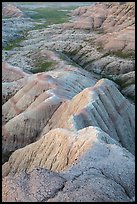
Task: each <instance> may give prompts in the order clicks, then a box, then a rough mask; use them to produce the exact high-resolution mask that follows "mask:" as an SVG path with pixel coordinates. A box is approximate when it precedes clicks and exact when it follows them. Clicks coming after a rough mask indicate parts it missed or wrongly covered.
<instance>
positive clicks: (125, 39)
mask: <svg viewBox="0 0 137 204" xmlns="http://www.w3.org/2000/svg"><path fill="white" fill-rule="evenodd" d="M72 16H73V18H72V22H69V23H64V24H60V25H53V26H50V28H46V29H41V30H32V31H30V32H28V36H27V38H28V39H27V40H25V41H23V42H22V43H21V47H20V48H17V49H16V50H15V51H14V52H13V54H12V52H6V54H5V53H4V56H5V60H6V61H7V62H9V63H11V64H12V65H15V66H18V67H21V68H23V69H24V67H25V69H28V70H30V69H32V68H35V67H36V63H35V61H36V60H35V59H36V58H35V56H37V58H38V59H39V61H41V57H42V59H43V58H44V55H43V53H44V52H45V50H56V51H60V52H61V53H63V54H64V55H63V56H65V57H67V58H69V59H70V58H71V59H72V60H73V62H75V63H77V64H78V65H80V66H81V67H82V68H84V69H86V70H88V71H90V72H91V73H93V74H95V73H96V74H97V75H98V77H99V78H102V77H104V76H105V77H109V78H111V79H113V80H115V79H116V77H117V76H119V75H123V74H128V73H129V72H130V73H131V72H132V75H134V71H135V57H134V53H135V5H134V2H132V3H126V4H119V3H97V4H95V5H94V6H89V7H80V8H78V9H76V10H74V12H73V13H72ZM87 24H88V25H87ZM86 26H87V27H86ZM127 76H128V75H127ZM116 82H117V80H116ZM119 85H120V87H121V91H123V94H124V95H125V96H126V97H129V99H132V101H134V96H135V86H134V83H133V84H128V86H127V89H126V90H123V89H124V88H123V84H119Z"/></svg>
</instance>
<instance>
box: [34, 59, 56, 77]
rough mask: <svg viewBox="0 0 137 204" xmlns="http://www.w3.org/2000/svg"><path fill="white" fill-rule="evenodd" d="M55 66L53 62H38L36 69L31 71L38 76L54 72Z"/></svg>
mask: <svg viewBox="0 0 137 204" xmlns="http://www.w3.org/2000/svg"><path fill="white" fill-rule="evenodd" d="M54 65H55V63H54V62H52V61H41V63H40V60H38V61H37V63H36V64H35V67H36V68H34V69H32V70H30V71H31V72H32V73H33V74H36V73H39V72H45V71H49V70H52V69H53V66H54Z"/></svg>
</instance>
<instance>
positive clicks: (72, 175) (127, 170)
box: [3, 127, 134, 202]
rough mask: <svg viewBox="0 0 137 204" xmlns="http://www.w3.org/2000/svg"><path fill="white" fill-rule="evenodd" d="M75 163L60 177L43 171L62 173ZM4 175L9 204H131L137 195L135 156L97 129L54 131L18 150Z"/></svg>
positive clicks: (5, 195) (4, 170) (4, 188)
mask: <svg viewBox="0 0 137 204" xmlns="http://www.w3.org/2000/svg"><path fill="white" fill-rule="evenodd" d="M72 163H73V164H74V165H73V166H72V167H70V168H69V169H68V170H66V171H63V172H62V173H58V174H54V173H52V172H49V171H46V170H44V169H43V168H44V167H45V166H46V168H48V169H51V170H52V171H60V170H63V169H64V168H65V169H66V167H67V166H68V165H69V166H70V164H72ZM38 167H43V168H42V169H39V168H38ZM24 169H25V172H24V171H23V170H24ZM17 172H18V173H17ZM3 173H4V176H5V177H4V178H3V200H4V201H9V200H10V201H16V202H18V201H30V202H33V201H37V202H38V201H39V202H40V201H42V202H44V201H45V202H51V201H55V202H60V201H61V202H68V201H70V202H72V201H74V202H78V201H80V202H84V201H88V202H89V201H95V202H98V201H99V202H104V201H113V202H116V201H117V202H120V201H124V202H127V201H129V202H130V201H131V199H132V197H133V196H134V157H133V155H132V154H130V153H129V152H128V151H126V150H125V149H123V148H121V147H120V146H119V145H118V143H117V142H116V141H115V140H112V139H111V138H110V137H109V135H107V134H106V133H104V132H103V131H102V130H101V129H100V128H95V127H88V128H85V129H83V130H80V131H78V132H77V131H75V132H73V131H68V130H65V129H54V130H52V131H50V132H49V133H48V134H46V135H44V136H43V137H42V138H41V139H40V140H38V141H37V142H35V143H33V144H31V145H28V146H26V147H24V148H23V149H19V150H17V151H15V152H14V153H13V155H12V156H11V157H10V159H9V161H8V162H7V163H5V164H4V165H3ZM13 174H15V176H14V177H13ZM7 175H8V176H7ZM34 179H35V187H33V186H34V185H33V181H34Z"/></svg>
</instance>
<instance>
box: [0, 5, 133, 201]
mask: <svg viewBox="0 0 137 204" xmlns="http://www.w3.org/2000/svg"><path fill="white" fill-rule="evenodd" d="M2 14H3V17H8V19H3V22H4V21H5V22H4V23H3V32H4V33H5V34H4V35H3V63H2V104H3V105H2V160H3V161H2V162H3V165H2V200H3V202H134V201H135V156H134V154H135V105H134V97H135V56H134V54H135V4H134V2H127V3H124V4H120V3H118V2H116V3H114V2H113V3H111V2H104V3H95V4H94V5H92V6H85V7H79V8H77V9H75V10H73V11H72V12H71V13H70V16H71V20H70V21H69V22H67V23H63V24H58V25H51V26H49V27H48V28H42V29H33V30H30V31H27V35H26V36H25V39H24V40H22V41H21V42H20V46H18V47H14V48H13V49H11V50H9V49H7V48H6V46H7V44H8V43H9V41H10V40H11V39H12V40H14V37H15V38H16V37H17V36H16V35H14V34H17V33H19V32H20V30H22V29H26V26H25V27H24V25H25V22H27V24H26V25H27V26H28V28H29V29H31V28H32V27H33V26H34V24H35V23H37V22H34V21H32V20H31V19H30V18H28V17H27V16H25V15H24V13H23V11H21V8H18V7H17V6H16V4H15V3H14V4H11V5H10V4H8V3H7V4H3V11H2ZM11 22H12V26H13V24H14V22H15V24H17V25H19V26H17V27H16V29H13V30H12V29H11V28H8V25H10V24H11ZM21 22H23V23H21ZM8 29H11V30H12V32H11V33H10V32H9V33H7V31H8ZM9 34H10V35H9Z"/></svg>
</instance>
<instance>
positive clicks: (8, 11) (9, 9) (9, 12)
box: [2, 3, 23, 17]
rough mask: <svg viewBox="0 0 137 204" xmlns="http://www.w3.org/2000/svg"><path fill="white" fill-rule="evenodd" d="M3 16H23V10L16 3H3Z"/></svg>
mask: <svg viewBox="0 0 137 204" xmlns="http://www.w3.org/2000/svg"><path fill="white" fill-rule="evenodd" d="M2 16H5V17H21V16H23V13H22V11H21V10H20V9H19V8H17V7H16V6H15V5H13V4H10V3H3V4H2Z"/></svg>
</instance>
